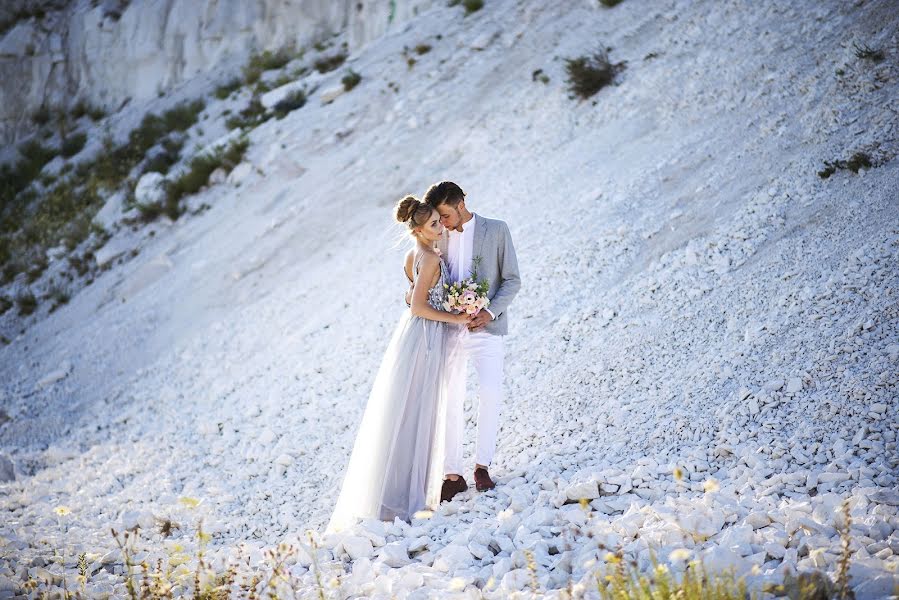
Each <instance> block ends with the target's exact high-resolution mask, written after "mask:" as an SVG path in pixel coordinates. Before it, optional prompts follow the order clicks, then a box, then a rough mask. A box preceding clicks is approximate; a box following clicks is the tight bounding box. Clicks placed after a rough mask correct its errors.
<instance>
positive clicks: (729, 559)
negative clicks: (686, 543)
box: [700, 546, 749, 574]
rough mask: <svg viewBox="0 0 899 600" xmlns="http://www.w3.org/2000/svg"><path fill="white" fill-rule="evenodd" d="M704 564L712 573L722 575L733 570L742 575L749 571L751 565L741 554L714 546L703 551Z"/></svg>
mask: <svg viewBox="0 0 899 600" xmlns="http://www.w3.org/2000/svg"><path fill="white" fill-rule="evenodd" d="M700 557H701V559H702V564H703V566H704V567H705V569H706V570H707V571H708V572H710V573H721V572H723V571H728V570H733V571H734V572H735V573H737V574H741V573H743V572H744V571H746V570H748V566H749V563H748V562H747V561H746V560H745V559H744V558H743V557H742V556H740V555H739V554H737V553H736V552H734V551H733V550H730V549H729V548H722V547H721V546H712V547H711V548H708V549H707V550H705V551H703V552H702V554H701V555H700Z"/></svg>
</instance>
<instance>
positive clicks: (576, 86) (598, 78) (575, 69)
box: [565, 51, 624, 98]
mask: <svg viewBox="0 0 899 600" xmlns="http://www.w3.org/2000/svg"><path fill="white" fill-rule="evenodd" d="M623 66H624V64H623V63H619V64H617V65H613V64H612V63H611V62H610V61H609V56H608V54H606V52H605V51H599V52H595V53H594V54H592V55H589V56H579V57H577V58H566V59H565V71H566V73H567V74H568V89H569V91H571V92H572V93H573V94H574V95H575V96H579V97H580V98H589V97H591V96H593V95H594V94H596V92H598V91H599V90H601V89H602V88H603V87H605V86H607V85H609V84H610V83H612V82H613V81H614V80H615V75H616V74H617V73H618V72H619V71H620V70H621V69H622V68H623Z"/></svg>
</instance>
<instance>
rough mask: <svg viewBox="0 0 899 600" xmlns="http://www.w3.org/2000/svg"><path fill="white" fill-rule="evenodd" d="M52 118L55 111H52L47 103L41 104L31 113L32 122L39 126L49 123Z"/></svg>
mask: <svg viewBox="0 0 899 600" xmlns="http://www.w3.org/2000/svg"><path fill="white" fill-rule="evenodd" d="M52 118H53V113H52V112H50V109H49V108H48V107H47V106H45V105H41V107H40V108H38V109H37V110H36V111H34V112H33V113H32V114H31V122H32V123H34V124H35V125H37V126H39V127H40V126H43V125H46V124H47V123H49V122H50V119H52Z"/></svg>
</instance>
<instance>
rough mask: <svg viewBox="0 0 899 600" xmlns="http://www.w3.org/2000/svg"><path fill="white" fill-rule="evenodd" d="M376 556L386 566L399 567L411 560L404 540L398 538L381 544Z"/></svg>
mask: <svg viewBox="0 0 899 600" xmlns="http://www.w3.org/2000/svg"><path fill="white" fill-rule="evenodd" d="M378 558H379V560H380V561H381V562H383V563H384V564H385V565H387V566H388V567H393V568H399V567H403V566H405V565H408V564H409V563H411V562H412V559H411V558H409V551H408V550H407V546H406V542H404V541H402V540H399V541H396V542H390V543H389V544H387V545H385V546H383V547H382V548H381V549H380V550H379V552H378Z"/></svg>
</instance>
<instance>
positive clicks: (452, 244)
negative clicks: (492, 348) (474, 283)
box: [446, 213, 496, 319]
mask: <svg viewBox="0 0 899 600" xmlns="http://www.w3.org/2000/svg"><path fill="white" fill-rule="evenodd" d="M477 226H478V216H477V215H476V214H475V213H471V219H470V220H469V221H468V223H463V224H462V231H461V232H459V231H455V230H451V231H450V232H449V241H448V243H447V248H446V250H447V254H449V256H448V257H447V258H448V260H447V263H449V264H448V266H449V272H450V277H452V279H453V281H462V280H463V279H465V278H466V277H469V276H470V275H471V263H472V259H473V258H474V257H473V256H472V254H473V253H474V232H475V229H476V228H477ZM484 310H486V311H487V312H488V313H489V314H490V318H491V319H495V318H496V315H494V314H493V311H491V310H490V309H489V308H485V309H484Z"/></svg>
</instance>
